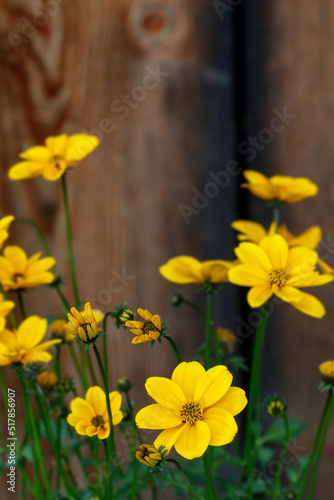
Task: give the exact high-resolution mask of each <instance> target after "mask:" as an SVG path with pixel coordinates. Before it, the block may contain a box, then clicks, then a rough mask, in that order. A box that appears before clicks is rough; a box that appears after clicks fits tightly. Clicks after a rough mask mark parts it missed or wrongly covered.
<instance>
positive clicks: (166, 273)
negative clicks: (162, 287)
mask: <svg viewBox="0 0 334 500" xmlns="http://www.w3.org/2000/svg"><path fill="white" fill-rule="evenodd" d="M232 266H233V262H227V261H225V260H206V261H204V262H200V261H199V260H197V259H195V258H194V257H190V256H189V255H181V256H179V257H174V258H173V259H170V260H169V261H168V262H167V263H166V264H164V265H163V266H161V267H160V268H159V272H160V274H161V275H162V276H163V277H164V278H165V279H166V280H168V281H171V282H172V283H178V284H180V285H185V284H188V283H200V284H204V283H208V282H209V283H214V284H218V283H224V282H226V281H228V277H227V271H228V270H229V269H230V268H231V267H232Z"/></svg>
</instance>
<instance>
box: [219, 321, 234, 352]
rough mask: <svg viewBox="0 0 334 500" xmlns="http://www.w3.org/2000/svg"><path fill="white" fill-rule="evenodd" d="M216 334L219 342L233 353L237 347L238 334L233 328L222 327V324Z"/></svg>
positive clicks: (225, 349)
mask: <svg viewBox="0 0 334 500" xmlns="http://www.w3.org/2000/svg"><path fill="white" fill-rule="evenodd" d="M216 336H217V340H218V342H220V343H221V344H222V346H223V349H224V351H226V352H227V353H229V354H231V353H232V352H233V351H234V349H235V343H236V341H237V338H236V336H235V335H234V333H233V332H231V330H228V329H227V328H221V327H220V326H219V327H218V328H217V330H216Z"/></svg>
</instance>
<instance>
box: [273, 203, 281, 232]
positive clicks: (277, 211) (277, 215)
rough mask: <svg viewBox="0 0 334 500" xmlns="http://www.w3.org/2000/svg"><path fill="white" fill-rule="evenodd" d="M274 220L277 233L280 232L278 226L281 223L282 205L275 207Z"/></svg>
mask: <svg viewBox="0 0 334 500" xmlns="http://www.w3.org/2000/svg"><path fill="white" fill-rule="evenodd" d="M274 222H275V224H276V233H277V232H278V227H279V223H280V207H278V206H277V207H274Z"/></svg>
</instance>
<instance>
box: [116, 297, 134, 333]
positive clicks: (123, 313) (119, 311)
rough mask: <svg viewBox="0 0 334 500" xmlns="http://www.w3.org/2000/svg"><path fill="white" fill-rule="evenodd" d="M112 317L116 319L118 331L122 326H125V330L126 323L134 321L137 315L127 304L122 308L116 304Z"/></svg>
mask: <svg viewBox="0 0 334 500" xmlns="http://www.w3.org/2000/svg"><path fill="white" fill-rule="evenodd" d="M111 316H112V317H113V318H115V326H116V327H117V329H118V328H119V327H120V326H123V328H125V323H126V322H127V321H131V320H133V319H134V317H135V313H134V312H133V311H132V309H129V308H128V304H127V303H125V304H124V305H121V306H117V305H116V304H115V311H114V312H112V313H111Z"/></svg>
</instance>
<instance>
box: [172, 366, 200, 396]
mask: <svg viewBox="0 0 334 500" xmlns="http://www.w3.org/2000/svg"><path fill="white" fill-rule="evenodd" d="M204 374H205V369H204V367H203V366H202V365H201V364H200V363H198V362H197V361H191V362H190V363H185V362H183V363H180V364H179V365H178V366H177V367H176V368H175V370H174V371H173V374H172V381H173V382H175V383H176V384H177V385H178V386H179V387H181V389H182V391H183V392H184V394H185V397H186V399H187V401H193V400H194V391H195V387H196V384H197V382H198V381H199V380H200V378H201V377H202V376H203V375H204Z"/></svg>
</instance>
